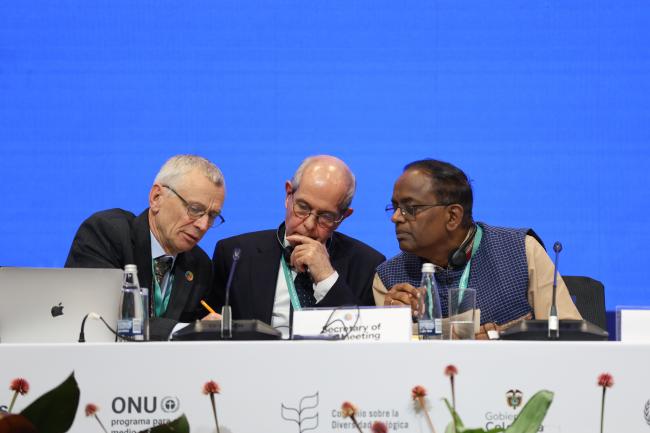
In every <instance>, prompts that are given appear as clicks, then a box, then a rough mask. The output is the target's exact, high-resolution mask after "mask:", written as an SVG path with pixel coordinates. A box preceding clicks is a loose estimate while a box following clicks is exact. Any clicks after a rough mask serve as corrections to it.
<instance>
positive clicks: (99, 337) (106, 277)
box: [0, 268, 122, 343]
mask: <svg viewBox="0 0 650 433" xmlns="http://www.w3.org/2000/svg"><path fill="white" fill-rule="evenodd" d="M121 287H122V270H121V269H60V268H0V343H74V342H78V341H79V332H80V330H81V322H82V320H83V318H84V316H86V314H88V313H90V312H95V313H98V314H99V315H100V316H102V317H103V318H104V320H106V322H107V323H108V324H109V325H111V327H113V329H115V324H116V322H117V313H118V306H119V301H120V293H121ZM84 333H85V340H86V342H89V343H94V342H108V341H115V336H114V335H113V334H112V333H111V331H109V330H108V328H106V325H104V323H102V322H101V320H93V319H90V318H89V319H88V320H86V324H85V329H84Z"/></svg>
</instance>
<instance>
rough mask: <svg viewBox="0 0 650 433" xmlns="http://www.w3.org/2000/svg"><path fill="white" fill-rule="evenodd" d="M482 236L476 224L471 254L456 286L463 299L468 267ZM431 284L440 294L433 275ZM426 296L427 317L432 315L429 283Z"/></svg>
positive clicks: (481, 230)
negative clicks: (427, 304) (427, 302)
mask: <svg viewBox="0 0 650 433" xmlns="http://www.w3.org/2000/svg"><path fill="white" fill-rule="evenodd" d="M482 238H483V229H482V228H481V226H480V225H478V224H476V234H475V235H474V245H472V254H471V255H470V257H469V261H468V262H467V264H466V265H465V269H464V270H463V274H462V275H461V276H460V282H459V283H458V288H459V289H460V290H459V293H458V297H459V298H460V299H463V293H464V292H465V289H466V288H467V285H468V284H469V269H470V266H471V264H472V258H473V257H474V254H476V251H477V250H478V247H479V245H480V244H481V239H482ZM431 281H432V282H433V284H434V285H435V286H436V290H437V291H438V294H440V287H439V286H438V282H437V281H436V277H435V275H434V276H433V278H432V279H431ZM427 297H428V298H429V317H432V316H433V296H432V295H431V285H430V284H427ZM460 299H459V300H460Z"/></svg>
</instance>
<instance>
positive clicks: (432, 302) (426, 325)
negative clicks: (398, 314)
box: [416, 263, 442, 339]
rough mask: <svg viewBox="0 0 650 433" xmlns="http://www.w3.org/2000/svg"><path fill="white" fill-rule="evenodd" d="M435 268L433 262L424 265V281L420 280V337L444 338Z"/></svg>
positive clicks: (418, 312) (418, 319) (418, 313)
mask: <svg viewBox="0 0 650 433" xmlns="http://www.w3.org/2000/svg"><path fill="white" fill-rule="evenodd" d="M434 278H435V275H434V268H433V264H432V263H424V264H423V265H422V281H421V282H420V287H419V290H420V298H419V299H418V310H417V314H416V317H417V321H418V334H419V335H420V339H441V338H442V308H441V307H440V294H439V293H438V290H437V286H436V284H435V283H434Z"/></svg>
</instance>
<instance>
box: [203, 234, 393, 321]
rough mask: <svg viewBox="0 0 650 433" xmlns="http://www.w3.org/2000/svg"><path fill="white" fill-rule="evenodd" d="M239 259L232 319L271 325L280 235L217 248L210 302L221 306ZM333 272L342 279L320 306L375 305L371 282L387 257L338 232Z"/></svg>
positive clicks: (333, 246)
mask: <svg viewBox="0 0 650 433" xmlns="http://www.w3.org/2000/svg"><path fill="white" fill-rule="evenodd" d="M236 247H239V248H241V256H240V260H239V263H238V264H237V269H236V270H235V275H234V277H233V283H232V287H231V290H230V303H231V305H232V315H233V319H258V320H261V321H263V322H266V323H268V324H271V317H272V313H273V303H274V301H275V288H276V283H277V279H278V272H279V269H280V257H281V255H282V248H281V246H280V243H279V242H278V238H277V231H276V230H265V231H260V232H253V233H247V234H243V235H239V236H234V237H231V238H228V239H223V240H221V241H219V242H218V243H217V246H216V247H215V250H214V256H213V257H212V265H213V268H212V273H213V286H212V289H213V292H212V293H211V301H212V302H214V304H215V305H218V306H222V305H223V302H224V298H225V287H226V282H227V281H228V273H229V272H230V267H231V266H232V252H233V250H234V249H235V248H236ZM329 254H330V260H331V263H332V266H333V267H334V269H336V271H337V272H338V273H339V278H338V280H337V281H336V283H335V284H334V286H333V287H332V288H331V289H330V291H329V292H328V293H327V295H326V296H325V298H323V299H322V300H321V301H320V302H319V303H318V304H317V305H316V306H317V307H338V306H342V305H375V303H374V298H373V295H372V281H373V278H374V275H375V268H376V267H377V265H379V264H380V263H381V262H383V261H384V260H385V258H384V256H383V255H381V254H380V253H379V252H377V251H376V250H374V249H373V248H371V247H369V246H368V245H366V244H364V243H362V242H359V241H357V240H355V239H352V238H351V237H348V236H346V235H343V234H341V233H338V232H334V234H333V236H332V241H331V243H330V246H329Z"/></svg>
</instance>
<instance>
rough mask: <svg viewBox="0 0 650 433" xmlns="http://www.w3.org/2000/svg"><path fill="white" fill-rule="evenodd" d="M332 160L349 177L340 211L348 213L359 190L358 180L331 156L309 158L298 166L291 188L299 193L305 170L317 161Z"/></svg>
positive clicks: (340, 162) (345, 166)
mask: <svg viewBox="0 0 650 433" xmlns="http://www.w3.org/2000/svg"><path fill="white" fill-rule="evenodd" d="M324 158H328V159H332V160H333V161H336V163H337V164H338V165H340V166H341V168H342V169H343V171H344V172H345V173H346V174H347V175H348V183H349V185H348V189H347V191H346V192H345V196H344V197H343V200H342V201H341V203H340V210H341V211H346V210H347V209H348V208H349V207H350V205H351V204H352V199H353V198H354V193H355V191H356V189H357V180H356V178H355V177H354V173H352V170H350V168H349V167H348V166H347V165H346V164H345V163H344V162H343V161H341V160H340V159H338V158H336V157H333V156H329V155H315V156H309V157H307V158H305V160H304V161H303V162H301V163H300V166H298V169H297V170H296V172H295V173H294V175H293V177H292V178H291V188H292V189H293V191H297V190H298V188H299V187H300V181H301V179H302V175H303V173H304V172H305V169H307V167H309V166H310V165H311V164H313V163H315V162H316V161H318V160H320V159H324Z"/></svg>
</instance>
